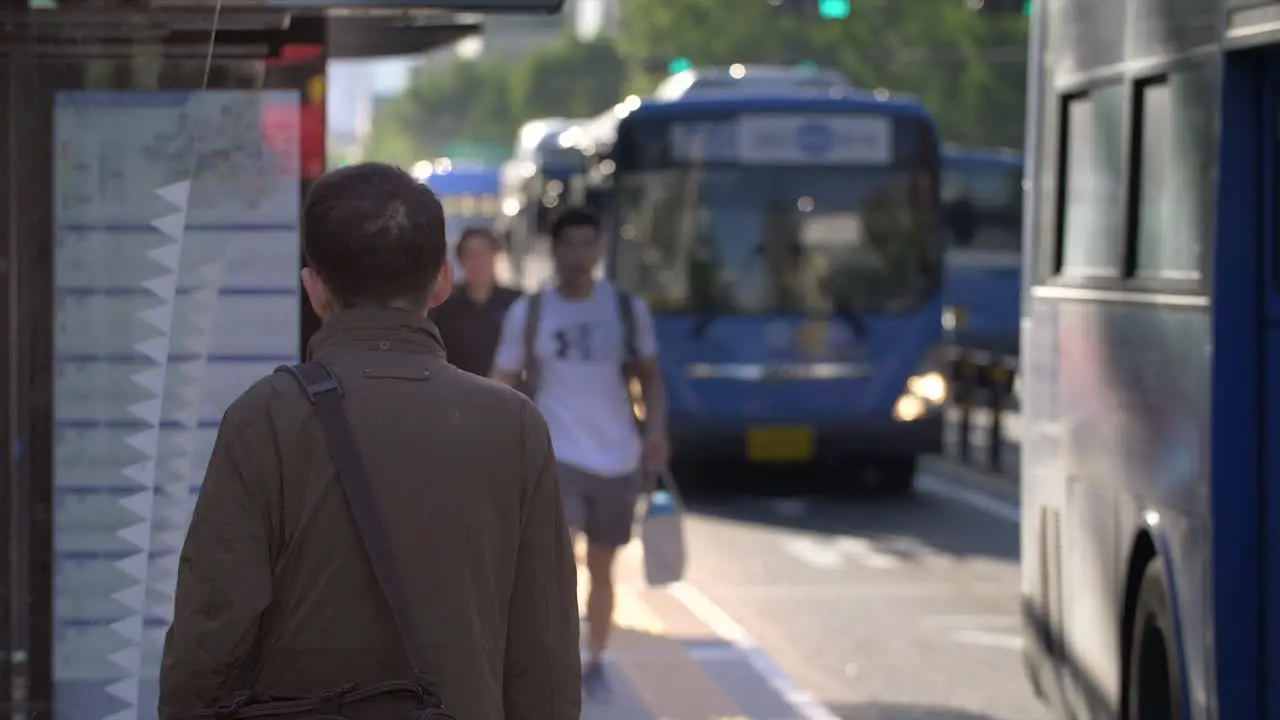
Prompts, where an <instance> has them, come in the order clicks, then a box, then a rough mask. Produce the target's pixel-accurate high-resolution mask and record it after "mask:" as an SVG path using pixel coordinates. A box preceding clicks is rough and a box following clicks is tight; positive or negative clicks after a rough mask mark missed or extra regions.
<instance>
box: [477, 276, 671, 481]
mask: <svg viewBox="0 0 1280 720" xmlns="http://www.w3.org/2000/svg"><path fill="white" fill-rule="evenodd" d="M541 302H542V307H541V308H540V309H539V320H538V336H537V337H536V338H535V340H534V344H533V352H534V355H535V356H536V357H537V367H538V388H537V397H536V398H535V402H536V403H537V405H538V409H539V410H541V411H542V415H543V417H544V418H546V420H547V428H548V429H549V430H550V432H551V444H552V446H553V447H554V448H555V453H556V459H557V460H558V461H560V462H563V463H566V464H568V465H572V466H573V467H575V468H578V469H580V470H585V471H587V472H589V473H592V474H594V475H600V476H604V477H615V476H621V475H627V474H629V473H631V472H633V471H635V470H636V468H638V467H639V466H640V455H641V445H640V437H639V435H638V434H637V433H636V425H635V418H634V416H633V415H632V412H631V404H630V401H629V400H628V398H627V391H626V385H625V381H624V380H623V377H622V361H623V359H624V358H625V356H626V339H625V338H624V337H623V327H622V317H621V315H620V314H619V312H618V296H617V291H616V290H615V289H614V287H613V285H611V284H609V283H608V282H607V281H599V282H597V283H596V286H595V290H593V291H592V293H591V296H590V297H587V298H583V299H581V300H570V299H568V298H566V297H564V296H563V295H561V294H560V293H558V292H556V291H554V290H543V291H542V301H541ZM632 307H633V308H634V315H635V349H636V353H637V354H638V355H639V356H640V358H644V359H649V358H654V357H657V355H658V340H657V337H656V336H655V334H654V331H653V315H652V314H650V313H649V308H648V306H647V305H646V304H645V303H644V301H643V300H641V299H640V298H638V297H634V296H632ZM528 310H529V301H528V298H521V299H520V300H518V301H516V303H515V304H514V305H512V306H511V309H510V310H508V311H507V316H506V318H505V319H504V320H503V323H502V337H501V338H500V339H499V341H498V350H497V353H496V356H495V357H494V360H493V364H494V366H495V367H496V368H497V369H498V370H501V371H502V372H506V373H518V372H520V371H521V370H523V369H524V367H525V357H524V354H525V347H524V333H525V318H526V316H527V315H528Z"/></svg>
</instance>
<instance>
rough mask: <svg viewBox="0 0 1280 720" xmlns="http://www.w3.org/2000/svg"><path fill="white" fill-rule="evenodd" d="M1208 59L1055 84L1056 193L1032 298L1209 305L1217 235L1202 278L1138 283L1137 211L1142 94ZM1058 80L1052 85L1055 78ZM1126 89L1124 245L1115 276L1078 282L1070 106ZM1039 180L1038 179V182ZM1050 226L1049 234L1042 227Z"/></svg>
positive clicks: (1041, 233)
mask: <svg viewBox="0 0 1280 720" xmlns="http://www.w3.org/2000/svg"><path fill="white" fill-rule="evenodd" d="M1204 58H1205V56H1204V55H1203V54H1200V53H1194V54H1191V55H1186V56H1180V57H1176V58H1170V59H1167V60H1165V61H1163V62H1159V63H1152V64H1147V65H1144V67H1143V68H1142V70H1141V72H1128V73H1126V72H1114V73H1099V74H1094V75H1091V76H1088V77H1084V78H1078V79H1075V80H1073V81H1071V82H1059V83H1056V84H1052V87H1051V89H1050V92H1051V93H1053V95H1054V96H1055V107H1054V112H1053V123H1054V125H1053V126H1052V127H1051V128H1048V129H1047V130H1048V132H1045V133H1044V137H1045V138H1046V139H1052V141H1053V142H1055V145H1054V146H1053V147H1051V148H1048V150H1049V151H1050V152H1049V153H1046V155H1047V156H1048V157H1052V158H1053V167H1052V168H1050V169H1049V175H1050V176H1051V177H1052V182H1053V186H1052V187H1051V188H1047V189H1045V190H1043V191H1042V197H1044V199H1046V200H1049V201H1051V203H1052V204H1051V206H1050V207H1049V208H1048V212H1047V213H1046V215H1047V216H1048V217H1047V218H1046V220H1045V221H1044V222H1040V223H1038V227H1037V233H1038V237H1037V239H1036V242H1034V243H1032V245H1033V247H1034V251H1035V253H1036V257H1035V258H1034V260H1033V265H1032V267H1033V268H1034V269H1035V277H1034V278H1032V283H1031V284H1032V287H1033V290H1039V291H1041V292H1033V294H1040V295H1044V294H1048V295H1057V294H1061V293H1069V294H1071V295H1072V296H1073V297H1075V296H1078V294H1079V293H1082V292H1083V293H1086V294H1087V295H1088V297H1090V298H1091V299H1099V300H1101V299H1110V300H1121V301H1139V302H1151V300H1152V298H1153V297H1159V296H1166V297H1180V298H1207V297H1208V295H1209V293H1210V290H1211V287H1210V284H1211V283H1210V278H1211V265H1212V254H1213V243H1214V242H1215V240H1216V238H1214V237H1213V236H1212V235H1206V236H1203V237H1202V243H1203V246H1202V248H1201V252H1200V266H1199V272H1198V277H1196V278H1194V279H1191V278H1162V277H1153V276H1138V275H1137V274H1136V270H1137V260H1138V256H1137V253H1138V232H1137V231H1138V212H1139V200H1140V192H1141V163H1142V140H1143V137H1142V130H1143V127H1142V113H1143V104H1142V103H1143V96H1142V92H1143V91H1144V90H1145V89H1146V88H1148V87H1150V86H1152V85H1158V84H1161V83H1168V82H1171V80H1172V78H1173V76H1174V75H1175V74H1177V73H1178V72H1180V71H1185V70H1194V69H1195V68H1196V65H1197V63H1202V62H1204ZM1050 80H1051V81H1052V78H1050ZM1116 86H1121V87H1123V88H1124V92H1125V98H1124V120H1123V123H1122V128H1123V130H1122V132H1123V137H1122V142H1121V151H1122V153H1123V154H1122V158H1121V173H1120V182H1121V184H1122V190H1123V195H1122V200H1121V203H1122V207H1121V212H1120V217H1121V230H1120V232H1121V233H1122V235H1121V237H1120V238H1119V240H1120V243H1119V244H1118V246H1117V248H1116V250H1117V256H1118V257H1117V259H1116V269H1117V271H1118V272H1116V273H1115V274H1114V275H1112V276H1096V275H1095V276H1075V275H1067V274H1063V272H1062V269H1063V268H1062V259H1063V243H1064V240H1065V233H1064V230H1065V228H1066V206H1067V182H1066V180H1067V178H1066V173H1067V158H1068V156H1069V152H1070V143H1069V142H1068V141H1069V133H1070V123H1069V122H1068V114H1069V112H1070V109H1071V103H1072V102H1074V101H1076V100H1079V99H1081V98H1087V97H1088V96H1089V95H1090V94H1091V93H1094V92H1097V91H1098V90H1102V89H1106V88H1108V87H1116ZM1037 179H1039V178H1037ZM1046 223H1047V225H1048V227H1044V225H1045V224H1046Z"/></svg>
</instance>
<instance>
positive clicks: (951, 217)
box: [941, 147, 1022, 355]
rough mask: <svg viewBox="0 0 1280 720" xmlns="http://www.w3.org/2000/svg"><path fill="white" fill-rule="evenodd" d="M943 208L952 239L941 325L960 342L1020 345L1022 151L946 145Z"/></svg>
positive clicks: (1000, 348) (994, 348)
mask: <svg viewBox="0 0 1280 720" xmlns="http://www.w3.org/2000/svg"><path fill="white" fill-rule="evenodd" d="M941 194H942V208H943V214H944V217H946V218H947V225H948V229H949V230H950V231H951V232H950V234H949V236H948V245H947V250H946V253H945V262H946V270H945V271H944V273H943V292H942V301H943V319H944V322H943V327H944V328H946V329H948V330H949V331H950V332H951V333H952V338H951V339H952V340H953V341H954V342H955V343H956V344H959V345H961V346H964V347H967V348H975V349H980V350H987V351H990V352H994V353H999V354H1002V355H1016V354H1017V352H1018V316H1019V312H1018V307H1019V300H1020V298H1021V295H1022V155H1021V154H1020V153H1015V152H1011V151H1008V150H990V149H978V148H958V147H948V148H944V149H943V152H942V191H941Z"/></svg>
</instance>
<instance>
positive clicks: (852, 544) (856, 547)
mask: <svg viewBox="0 0 1280 720" xmlns="http://www.w3.org/2000/svg"><path fill="white" fill-rule="evenodd" d="M835 545H836V547H837V548H838V549H839V550H840V552H842V553H844V554H845V555H847V556H849V557H851V558H853V559H854V560H856V561H857V562H859V563H861V564H862V565H864V566H866V567H869V568H872V569H874V570H892V569H893V568H896V567H898V566H899V565H901V564H902V563H900V562H899V561H898V558H896V557H894V556H893V555H890V554H889V553H885V552H881V551H880V550H879V549H878V548H877V547H876V545H875V543H873V542H871V541H870V540H867V539H866V538H860V537H852V536H848V535H846V536H844V537H841V538H840V539H839V540H836V542H835Z"/></svg>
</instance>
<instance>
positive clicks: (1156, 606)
mask: <svg viewBox="0 0 1280 720" xmlns="http://www.w3.org/2000/svg"><path fill="white" fill-rule="evenodd" d="M1174 637H1175V631H1174V626H1173V611H1172V609H1171V606H1170V604H1169V590H1168V588H1167V587H1166V586H1165V582H1164V573H1163V572H1162V571H1161V567H1160V561H1159V559H1156V558H1153V559H1152V560H1151V562H1149V563H1147V569H1146V570H1145V571H1144V572H1143V574H1142V584H1141V585H1140V586H1139V589H1138V602H1137V605H1136V606H1135V608H1134V614H1133V628H1132V630H1131V632H1130V636H1129V670H1128V675H1129V676H1128V678H1126V680H1125V685H1126V688H1125V689H1126V692H1125V695H1126V696H1127V697H1128V708H1127V710H1128V712H1127V714H1126V720H1182V703H1181V701H1180V700H1179V698H1180V697H1181V692H1182V669H1181V668H1182V666H1181V663H1180V662H1179V660H1178V652H1177V645H1176V643H1175V642H1174Z"/></svg>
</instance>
